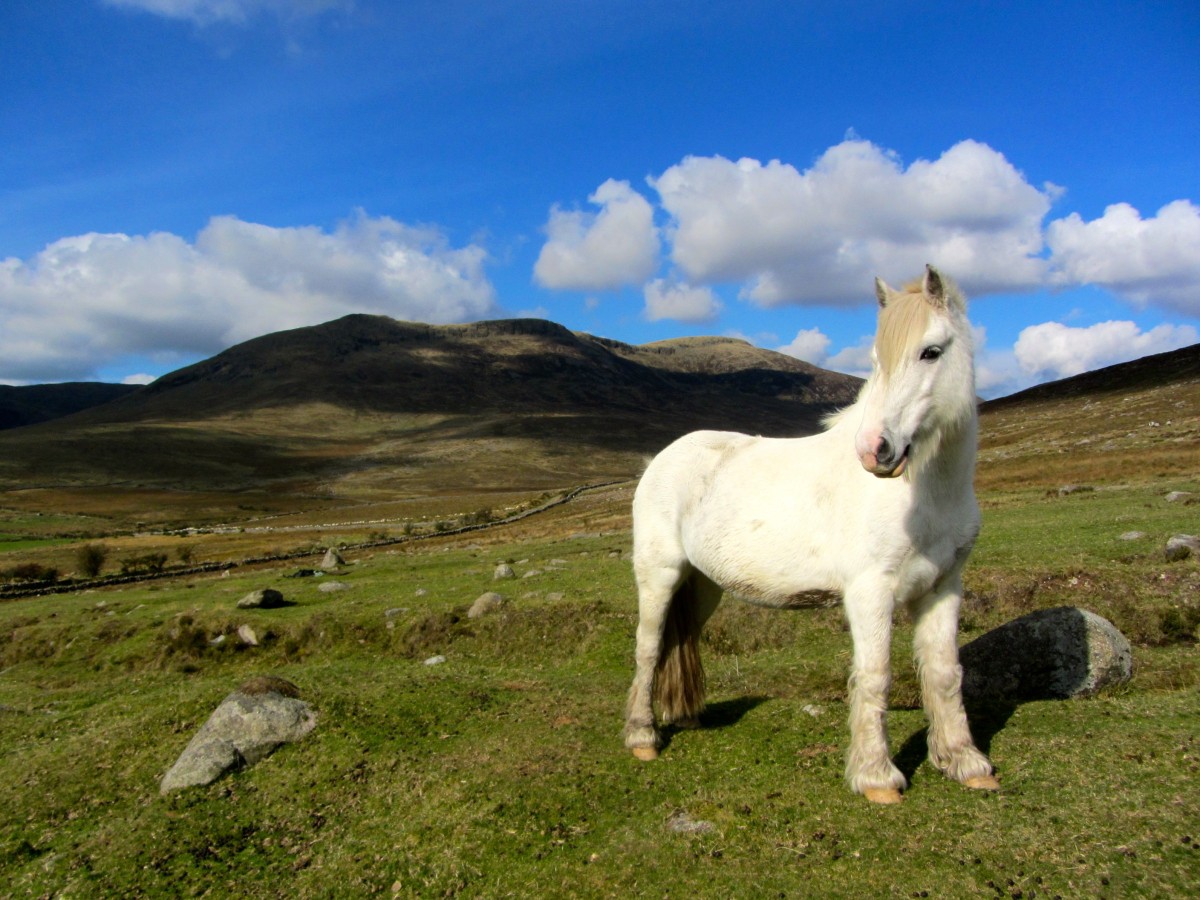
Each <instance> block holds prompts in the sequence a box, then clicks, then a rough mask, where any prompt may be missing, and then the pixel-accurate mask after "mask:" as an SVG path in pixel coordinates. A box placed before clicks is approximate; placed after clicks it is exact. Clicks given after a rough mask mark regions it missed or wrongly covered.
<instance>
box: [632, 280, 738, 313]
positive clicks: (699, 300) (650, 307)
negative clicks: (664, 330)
mask: <svg viewBox="0 0 1200 900" xmlns="http://www.w3.org/2000/svg"><path fill="white" fill-rule="evenodd" d="M643 294H644V296H645V298H646V309H645V316H646V318H647V319H649V320H650V321H651V322H657V321H659V320H660V319H675V320H676V321H679V322H711V321H712V320H713V319H715V318H716V317H717V314H718V313H719V312H720V311H721V301H719V300H718V299H717V297H716V295H715V294H713V292H712V291H711V290H710V289H709V288H706V287H692V286H691V285H687V284H681V283H679V282H670V281H666V280H664V279H662V278H656V279H655V280H654V281H651V282H650V283H649V284H647V285H646V286H645V288H644V289H643Z"/></svg>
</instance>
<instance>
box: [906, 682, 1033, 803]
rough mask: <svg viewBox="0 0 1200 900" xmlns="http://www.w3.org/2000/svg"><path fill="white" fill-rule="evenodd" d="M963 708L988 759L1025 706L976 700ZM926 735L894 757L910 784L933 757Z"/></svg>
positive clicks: (921, 733)
mask: <svg viewBox="0 0 1200 900" xmlns="http://www.w3.org/2000/svg"><path fill="white" fill-rule="evenodd" d="M963 705H964V706H965V707H966V710H967V722H968V723H969V724H970V726H971V737H972V738H974V740H975V746H976V747H978V748H979V750H980V751H981V752H982V753H983V754H984V755H986V756H990V755H991V749H992V738H994V737H995V736H996V735H997V734H999V733H1000V732H1001V731H1003V730H1004V726H1005V725H1007V724H1008V720H1009V719H1010V718H1012V715H1013V713H1015V712H1016V711H1017V707H1019V706H1020V705H1021V704H1020V703H1016V702H1014V701H1012V700H999V699H995V698H976V699H971V700H966V701H964V704H963ZM926 734H927V732H926V729H924V728H921V729H919V730H918V731H916V732H914V733H913V734H912V735H911V736H910V737H909V739H908V740H906V741H905V742H904V744H903V745H901V747H900V749H899V750H898V751H897V752H896V755H895V756H894V757H892V762H893V763H895V765H896V768H897V769H899V770H900V771H901V772H903V773H904V777H905V778H907V779H908V781H909V783H910V784H911V783H912V780H913V776H914V775H915V774H916V771H917V769H919V768H920V766H921V763H923V762H925V760H926V758H927V757H928V756H929V741H928V739H927V737H926Z"/></svg>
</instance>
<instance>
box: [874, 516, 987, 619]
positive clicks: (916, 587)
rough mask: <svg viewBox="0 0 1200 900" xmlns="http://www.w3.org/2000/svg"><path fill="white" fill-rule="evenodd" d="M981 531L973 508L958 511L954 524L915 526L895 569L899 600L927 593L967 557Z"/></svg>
mask: <svg viewBox="0 0 1200 900" xmlns="http://www.w3.org/2000/svg"><path fill="white" fill-rule="evenodd" d="M945 524H946V523H943V525H945ZM978 531H979V525H978V516H977V514H976V515H975V516H972V514H971V510H970V509H965V510H963V511H962V512H961V513H960V514H959V516H958V517H957V522H956V523H955V527H942V528H940V529H930V530H929V531H928V532H925V533H921V531H920V530H919V529H915V532H916V533H914V535H913V540H912V543H911V544H910V545H909V547H908V549H907V552H905V553H904V555H903V556H902V557H901V558H900V561H899V564H898V565H897V567H896V570H895V580H896V599H897V600H899V601H901V602H904V601H908V600H913V599H916V598H917V597H921V596H923V595H924V594H926V593H928V592H929V591H930V590H931V589H932V588H933V587H934V585H936V584H937V583H938V581H940V580H941V578H942V576H944V575H945V574H946V573H947V572H950V571H951V570H953V569H954V568H956V567H957V566H959V565H960V564H961V563H962V562H963V561H965V560H966V558H967V556H968V555H969V554H970V552H971V548H972V547H973V546H974V544H975V536H976V534H977V533H978Z"/></svg>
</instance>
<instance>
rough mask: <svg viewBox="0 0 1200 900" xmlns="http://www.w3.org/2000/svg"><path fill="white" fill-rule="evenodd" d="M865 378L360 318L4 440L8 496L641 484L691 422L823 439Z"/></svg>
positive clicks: (731, 347)
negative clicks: (121, 490)
mask: <svg viewBox="0 0 1200 900" xmlns="http://www.w3.org/2000/svg"><path fill="white" fill-rule="evenodd" d="M859 384H860V382H859V381H858V380H857V379H855V378H851V377H849V376H845V375H839V374H836V373H833V372H826V371H824V370H821V369H818V368H816V367H814V366H811V365H808V364H807V363H803V362H800V361H798V360H795V359H792V358H791V357H788V356H784V355H781V354H778V353H774V352H772V351H769V350H762V349H760V348H756V347H752V346H751V345H750V344H748V343H746V342H744V341H736V340H732V339H724V338H702V339H685V340H681V341H667V342H661V343H658V344H651V345H646V346H644V347H636V346H631V345H627V344H621V343H619V342H616V341H610V340H605V339H601V338H594V337H592V336H590V335H586V334H577V333H573V332H571V331H569V330H568V329H566V328H563V327H562V326H560V325H556V324H555V323H553V322H547V321H544V320H533V319H516V320H504V321H495V322H477V323H473V324H469V325H449V326H431V325H423V324H416V323H409V322H398V321H395V320H392V319H388V318H385V317H380V316H364V315H352V316H347V317H345V318H343V319H339V320H337V321H334V322H328V323H325V324H324V325H319V326H314V327H311V328H300V329H296V330H292V331H285V332H279V333H277V334H271V335H267V336H264V337H261V338H257V339H255V340H251V341H248V342H246V343H244V344H240V345H238V346H236V347H232V348H230V349H229V350H227V351H225V352H223V353H220V354H218V355H217V356H214V357H212V358H211V359H208V360H205V361H203V362H200V363H197V364H195V365H193V366H189V367H187V368H184V369H181V370H179V371H177V372H173V373H171V374H169V375H166V376H164V377H163V378H160V379H159V380H158V381H156V382H154V383H153V384H151V385H149V386H147V387H145V388H144V389H142V390H140V391H138V392H136V393H133V394H129V395H128V396H125V397H123V398H121V399H119V400H117V401H115V402H113V403H111V404H108V405H106V406H104V407H102V408H97V409H93V410H87V411H84V412H81V413H79V414H77V415H75V416H72V417H70V418H68V419H63V420H59V421H55V422H48V423H45V424H44V425H41V426H37V427H35V428H30V429H19V430H18V431H15V432H10V433H6V434H3V435H0V486H4V485H7V486H12V485H14V484H27V485H34V484H39V485H44V484H51V485H63V484H77V485H88V484H111V483H118V482H119V483H127V484H131V485H143V486H170V487H186V488H190V489H238V488H240V487H251V486H262V485H263V484H264V483H271V482H280V483H283V482H286V483H287V484H288V485H290V487H289V489H297V490H301V489H302V490H310V491H319V492H322V493H336V494H339V495H340V494H354V493H372V494H374V493H378V492H380V491H385V492H386V491H396V490H415V491H422V490H433V489H446V488H447V487H453V486H464V487H465V486H472V487H474V488H475V489H478V488H481V487H488V486H494V487H496V488H500V487H508V486H519V487H522V488H523V487H547V486H558V485H562V484H564V483H572V482H577V481H579V480H584V479H591V478H600V477H629V476H632V475H634V474H636V473H637V472H638V471H639V469H640V466H641V464H642V463H641V459H642V457H643V456H644V455H645V454H647V453H652V452H654V451H656V450H658V449H660V448H661V447H662V446H664V445H665V444H667V443H668V442H669V441H671V440H672V439H674V438H675V437H677V436H678V435H680V434H683V433H685V432H687V431H690V430H694V429H697V428H721V429H736V430H743V431H751V432H755V433H762V434H775V435H797V434H806V433H810V432H812V431H814V430H816V429H817V428H818V427H819V421H820V417H821V416H822V415H823V414H824V413H826V412H828V411H829V410H831V409H833V408H834V407H836V406H839V405H844V404H846V403H849V402H851V401H852V400H853V398H854V396H855V394H856V393H857V390H858V386H859Z"/></svg>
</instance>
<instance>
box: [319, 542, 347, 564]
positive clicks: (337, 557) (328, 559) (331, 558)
mask: <svg viewBox="0 0 1200 900" xmlns="http://www.w3.org/2000/svg"><path fill="white" fill-rule="evenodd" d="M345 564H346V561H345V560H344V559H342V555H341V554H340V553H338V552H337V551H336V550H334V549H333V548H332V547H330V548H329V549H328V550H326V551H325V557H324V558H323V559H322V560H321V568H322V569H339V568H341V567H342V566H344V565H345Z"/></svg>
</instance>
